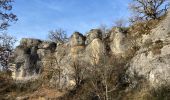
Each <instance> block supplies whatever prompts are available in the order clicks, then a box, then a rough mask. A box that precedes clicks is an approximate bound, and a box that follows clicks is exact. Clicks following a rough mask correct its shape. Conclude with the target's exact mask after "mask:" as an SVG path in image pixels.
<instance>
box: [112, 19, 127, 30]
mask: <svg viewBox="0 0 170 100" xmlns="http://www.w3.org/2000/svg"><path fill="white" fill-rule="evenodd" d="M114 24H115V26H116V27H118V28H122V27H125V26H126V21H125V20H124V19H118V20H116V21H115V22H114Z"/></svg>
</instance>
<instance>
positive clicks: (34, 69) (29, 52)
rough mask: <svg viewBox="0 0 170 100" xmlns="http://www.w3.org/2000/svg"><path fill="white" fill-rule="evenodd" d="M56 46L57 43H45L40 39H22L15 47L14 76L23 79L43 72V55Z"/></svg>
mask: <svg viewBox="0 0 170 100" xmlns="http://www.w3.org/2000/svg"><path fill="white" fill-rule="evenodd" d="M55 48H56V45H55V43H45V42H43V41H41V40H38V39H22V40H21V43H20V45H19V46H18V47H16V49H15V63H14V64H13V67H14V68H15V69H14V70H13V71H14V73H13V78H14V79H21V80H22V79H24V78H30V77H31V76H34V75H38V74H39V73H40V72H41V66H42V59H43V57H44V56H46V55H47V54H48V53H51V52H52V51H53V50H55ZM47 52H48V53H47Z"/></svg>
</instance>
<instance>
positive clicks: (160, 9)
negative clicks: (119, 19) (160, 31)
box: [130, 0, 169, 22]
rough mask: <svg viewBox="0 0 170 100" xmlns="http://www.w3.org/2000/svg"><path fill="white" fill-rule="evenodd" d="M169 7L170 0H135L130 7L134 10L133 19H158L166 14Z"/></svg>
mask: <svg viewBox="0 0 170 100" xmlns="http://www.w3.org/2000/svg"><path fill="white" fill-rule="evenodd" d="M168 7H169V0H133V2H132V3H131V4H130V9H131V10H132V11H133V12H134V17H133V19H131V21H133V22H135V21H137V20H143V19H158V18H159V17H160V16H161V15H163V14H165V13H166V11H167V9H168Z"/></svg>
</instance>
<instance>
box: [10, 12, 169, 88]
mask: <svg viewBox="0 0 170 100" xmlns="http://www.w3.org/2000/svg"><path fill="white" fill-rule="evenodd" d="M169 20H170V13H169V15H168V16H167V18H166V19H165V20H164V21H162V22H161V23H160V24H159V25H158V26H157V28H155V29H153V30H152V32H151V34H148V35H144V36H143V37H142V39H141V42H142V43H141V44H142V45H140V46H141V47H140V49H139V50H138V51H137V52H134V54H133V55H135V56H134V57H133V58H132V59H130V60H128V61H130V62H129V64H127V65H129V66H128V69H127V72H126V73H127V74H128V75H129V76H130V78H132V79H133V78H135V77H136V76H139V77H143V78H145V79H146V80H147V81H149V82H150V85H151V86H153V87H159V86H161V85H170V28H169V27H170V21H169ZM110 34H111V35H110V36H109V38H108V40H109V43H108V44H107V47H109V50H110V51H108V50H106V43H105V41H104V40H103V38H102V32H101V31H100V30H98V29H93V30H91V31H90V32H89V33H88V35H87V36H86V37H85V36H84V35H82V34H81V33H79V32H75V33H73V35H72V36H71V38H70V41H69V42H68V43H64V44H61V45H58V46H57V47H56V43H53V42H47V41H41V40H38V39H22V40H21V43H20V45H19V46H18V47H17V48H16V49H15V63H14V64H12V66H13V68H15V70H14V72H13V78H14V79H21V80H23V79H25V78H27V77H32V76H35V75H39V74H41V73H43V72H44V71H43V70H44V69H45V68H47V69H50V68H51V69H54V70H59V71H60V73H59V75H55V76H53V77H52V78H51V81H50V82H54V81H55V82H56V83H57V84H58V85H59V86H58V87H60V88H63V87H70V86H73V85H75V79H74V77H73V74H74V70H75V69H74V66H73V65H74V64H75V63H81V62H85V63H88V64H89V63H90V64H98V63H100V62H102V60H103V57H105V56H108V55H107V54H110V52H111V55H109V56H108V57H110V56H112V57H115V59H117V58H119V57H117V56H121V57H120V58H126V57H124V56H125V55H127V54H128V53H129V49H130V48H131V47H132V44H131V41H129V40H128V39H127V36H126V35H125V34H124V33H123V32H121V30H120V29H118V28H117V29H115V30H114V31H111V32H110ZM137 44H140V43H137ZM108 52H109V53H108ZM115 55H116V56H115ZM122 56H123V57H122ZM116 57H117V58H116ZM127 58H128V57H127ZM123 61H124V60H123ZM83 66H84V65H83Z"/></svg>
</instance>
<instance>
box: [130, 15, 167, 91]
mask: <svg viewBox="0 0 170 100" xmlns="http://www.w3.org/2000/svg"><path fill="white" fill-rule="evenodd" d="M169 20H170V13H169V15H168V16H167V18H166V19H165V20H164V21H162V22H161V23H160V24H159V25H158V26H157V27H156V28H155V29H153V30H152V33H151V34H148V35H147V36H144V37H143V38H142V39H143V43H147V42H148V41H150V42H149V43H147V46H142V47H141V49H140V50H139V51H138V52H137V53H136V56H134V58H133V59H132V60H131V62H130V67H129V69H128V74H129V75H130V76H131V77H135V76H140V77H143V78H145V79H146V80H148V81H149V82H150V85H151V86H153V87H155V88H158V87H161V86H168V85H170V40H169V38H170V37H169V36H168V34H169V33H170V29H169V27H170V21H169Z"/></svg>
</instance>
